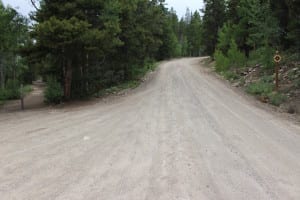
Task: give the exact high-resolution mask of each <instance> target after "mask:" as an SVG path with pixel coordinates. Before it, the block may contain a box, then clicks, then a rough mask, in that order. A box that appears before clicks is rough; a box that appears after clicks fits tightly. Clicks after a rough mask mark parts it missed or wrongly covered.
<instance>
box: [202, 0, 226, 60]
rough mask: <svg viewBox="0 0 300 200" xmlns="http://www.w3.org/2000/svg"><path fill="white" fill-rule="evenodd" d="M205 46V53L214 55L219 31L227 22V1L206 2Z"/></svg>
mask: <svg viewBox="0 0 300 200" xmlns="http://www.w3.org/2000/svg"><path fill="white" fill-rule="evenodd" d="M204 4H205V9H204V10H203V13H204V16H203V45H204V48H205V53H207V54H208V55H212V54H213V53H214V51H215V48H216V45H217V37H218V31H219V29H220V28H221V27H222V26H223V23H224V22H225V19H226V15H225V1H224V0H204Z"/></svg>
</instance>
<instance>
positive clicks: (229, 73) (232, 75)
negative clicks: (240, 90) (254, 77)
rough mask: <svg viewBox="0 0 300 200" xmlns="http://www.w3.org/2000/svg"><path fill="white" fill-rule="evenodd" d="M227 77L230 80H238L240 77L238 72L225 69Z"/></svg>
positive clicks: (225, 76) (224, 74)
mask: <svg viewBox="0 0 300 200" xmlns="http://www.w3.org/2000/svg"><path fill="white" fill-rule="evenodd" d="M222 75H223V76H224V78H225V79H227V80H230V81H235V80H238V79H239V78H240V77H239V75H238V74H236V73H235V72H233V71H225V72H223V73H222Z"/></svg>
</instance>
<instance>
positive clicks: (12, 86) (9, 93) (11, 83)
mask: <svg viewBox="0 0 300 200" xmlns="http://www.w3.org/2000/svg"><path fill="white" fill-rule="evenodd" d="M5 90H6V99H7V100H11V99H18V98H20V83H19V81H17V80H8V81H7V83H6V89H5Z"/></svg>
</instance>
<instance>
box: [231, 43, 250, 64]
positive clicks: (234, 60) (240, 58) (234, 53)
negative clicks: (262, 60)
mask: <svg viewBox="0 0 300 200" xmlns="http://www.w3.org/2000/svg"><path fill="white" fill-rule="evenodd" d="M227 54H228V59H229V65H230V67H244V66H245V63H246V56H245V55H244V54H243V53H242V52H241V51H240V50H239V49H238V46H237V44H236V43H235V41H234V40H231V43H230V48H229V50H228V53H227Z"/></svg>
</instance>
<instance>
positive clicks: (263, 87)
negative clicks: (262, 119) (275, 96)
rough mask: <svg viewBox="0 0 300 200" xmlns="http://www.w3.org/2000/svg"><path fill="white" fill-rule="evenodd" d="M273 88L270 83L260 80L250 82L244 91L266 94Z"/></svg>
mask: <svg viewBox="0 0 300 200" xmlns="http://www.w3.org/2000/svg"><path fill="white" fill-rule="evenodd" d="M272 90H273V85H272V84H270V83H265V82H262V81H259V82H256V83H251V84H250V85H249V86H248V87H247V89H246V91H247V92H248V93H250V94H254V95H263V96H267V95H268V94H269V93H271V92H272Z"/></svg>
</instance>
